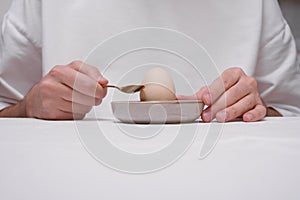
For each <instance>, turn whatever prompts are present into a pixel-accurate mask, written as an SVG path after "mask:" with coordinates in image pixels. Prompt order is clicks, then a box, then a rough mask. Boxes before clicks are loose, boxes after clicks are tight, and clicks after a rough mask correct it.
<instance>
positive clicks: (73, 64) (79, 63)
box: [69, 60, 83, 67]
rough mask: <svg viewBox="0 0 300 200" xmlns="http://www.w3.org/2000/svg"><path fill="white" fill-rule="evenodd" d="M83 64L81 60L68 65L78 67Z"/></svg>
mask: <svg viewBox="0 0 300 200" xmlns="http://www.w3.org/2000/svg"><path fill="white" fill-rule="evenodd" d="M82 64H83V62H82V61H81V60H74V61H72V62H71V63H70V64H69V65H70V66H72V67H80V66H81V65H82Z"/></svg>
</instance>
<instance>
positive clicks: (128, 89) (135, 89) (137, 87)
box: [103, 85, 145, 93]
mask: <svg viewBox="0 0 300 200" xmlns="http://www.w3.org/2000/svg"><path fill="white" fill-rule="evenodd" d="M103 87H104V88H105V87H110V88H116V89H118V90H120V91H121V92H124V93H135V92H139V91H140V90H141V89H143V88H144V87H145V86H144V85H126V86H123V87H118V86H115V85H105V86H103Z"/></svg>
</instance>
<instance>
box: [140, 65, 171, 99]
mask: <svg viewBox="0 0 300 200" xmlns="http://www.w3.org/2000/svg"><path fill="white" fill-rule="evenodd" d="M142 84H143V85H144V86H145V87H144V88H143V89H142V90H141V92H140V99H141V101H165V100H176V95H175V86H174V82H173V79H172V77H171V75H170V74H169V73H168V72H167V71H166V70H164V69H162V68H159V67H156V68H152V69H150V70H149V71H147V72H146V74H145V76H144V79H143V81H142Z"/></svg>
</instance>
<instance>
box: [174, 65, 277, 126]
mask: <svg viewBox="0 0 300 200" xmlns="http://www.w3.org/2000/svg"><path fill="white" fill-rule="evenodd" d="M178 98H179V99H186V97H182V96H179V97H178ZM194 98H196V99H199V100H202V101H203V102H204V104H205V105H207V106H208V107H207V108H206V109H205V110H204V111H203V112H202V115H201V117H202V120H203V121H205V122H210V121H211V120H212V119H214V118H216V120H217V121H218V122H227V121H231V120H233V119H235V118H237V117H242V118H243V120H244V121H247V122H253V121H258V120H261V119H263V118H264V117H265V116H266V113H267V107H266V106H265V104H264V102H263V101H262V99H261V97H260V94H259V92H258V89H257V82H256V79H255V78H253V77H249V76H247V75H246V74H245V73H244V71H243V70H242V69H240V68H230V69H227V70H225V71H224V72H223V73H222V74H221V76H220V77H219V78H217V79H216V80H215V81H213V82H212V84H211V85H209V86H208V87H202V88H201V89H200V90H199V92H197V93H196V94H195V95H194ZM273 111H275V110H273ZM275 112H276V114H277V115H280V114H279V113H278V112H277V111H275Z"/></svg>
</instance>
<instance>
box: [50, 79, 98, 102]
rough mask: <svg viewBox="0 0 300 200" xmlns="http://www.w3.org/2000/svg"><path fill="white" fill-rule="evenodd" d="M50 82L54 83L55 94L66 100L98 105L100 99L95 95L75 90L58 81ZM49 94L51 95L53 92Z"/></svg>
mask: <svg viewBox="0 0 300 200" xmlns="http://www.w3.org/2000/svg"><path fill="white" fill-rule="evenodd" d="M52 84H54V85H53V88H55V93H56V95H57V96H58V97H60V98H62V99H64V100H66V101H71V102H75V103H78V104H82V105H86V106H94V105H99V104H100V103H101V101H102V99H98V98H96V99H95V97H91V96H87V95H85V94H82V93H80V92H78V91H76V90H73V89H72V88H70V87H69V86H67V85H65V84H62V83H58V82H53V83H52ZM50 95H53V92H52V94H50Z"/></svg>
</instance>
